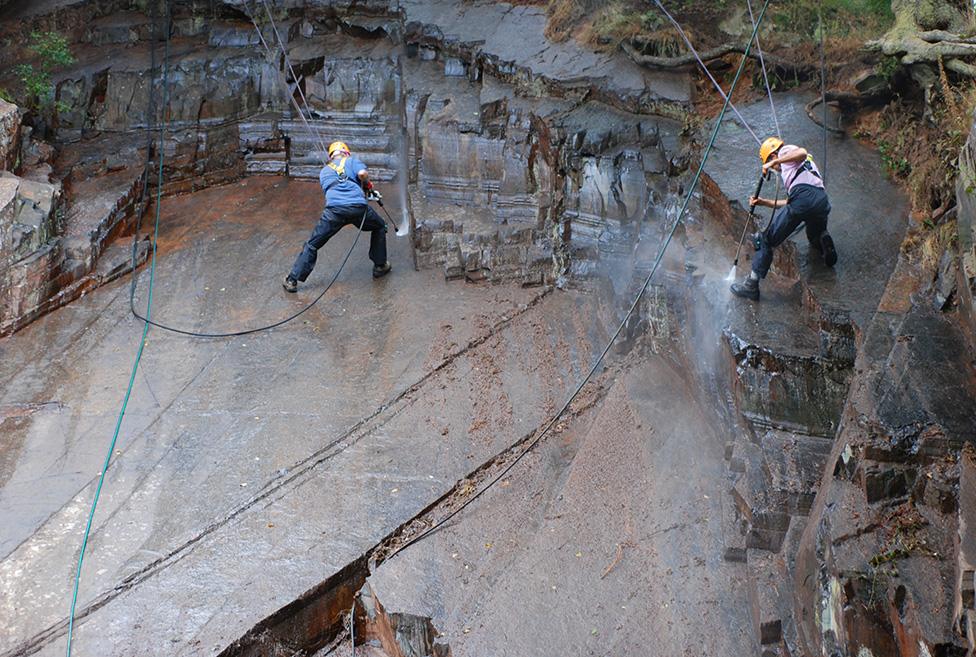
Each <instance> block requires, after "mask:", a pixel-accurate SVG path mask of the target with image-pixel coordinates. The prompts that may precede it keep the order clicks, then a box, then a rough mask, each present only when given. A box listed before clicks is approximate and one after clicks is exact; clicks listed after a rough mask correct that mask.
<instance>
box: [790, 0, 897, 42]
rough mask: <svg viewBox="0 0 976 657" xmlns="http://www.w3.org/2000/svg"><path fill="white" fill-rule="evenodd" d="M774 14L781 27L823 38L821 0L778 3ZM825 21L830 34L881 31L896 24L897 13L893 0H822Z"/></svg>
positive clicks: (846, 34)
mask: <svg viewBox="0 0 976 657" xmlns="http://www.w3.org/2000/svg"><path fill="white" fill-rule="evenodd" d="M771 17H772V19H773V24H774V25H775V26H776V28H777V29H778V30H783V31H788V32H797V33H799V34H801V35H803V36H807V37H811V38H815V39H819V38H820V34H819V31H818V30H819V25H820V2H819V0H801V1H799V2H787V3H783V4H782V5H781V6H780V5H777V6H775V7H774V8H773V9H772V14H771ZM823 21H824V25H825V27H826V28H827V34H828V35H833V36H848V35H850V34H853V33H861V32H865V31H867V32H872V33H877V34H880V33H881V32H884V31H885V30H886V29H888V28H889V27H890V26H891V25H893V24H894V22H895V15H894V13H893V12H892V11H891V2H890V0H823Z"/></svg>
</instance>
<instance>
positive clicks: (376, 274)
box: [373, 260, 393, 278]
mask: <svg viewBox="0 0 976 657" xmlns="http://www.w3.org/2000/svg"><path fill="white" fill-rule="evenodd" d="M391 269H393V266H392V265H391V264H390V261H389V260H387V261H386V262H384V263H383V266H382V267H380V266H379V265H373V278H383V277H384V276H386V275H387V274H389V273H390V270H391Z"/></svg>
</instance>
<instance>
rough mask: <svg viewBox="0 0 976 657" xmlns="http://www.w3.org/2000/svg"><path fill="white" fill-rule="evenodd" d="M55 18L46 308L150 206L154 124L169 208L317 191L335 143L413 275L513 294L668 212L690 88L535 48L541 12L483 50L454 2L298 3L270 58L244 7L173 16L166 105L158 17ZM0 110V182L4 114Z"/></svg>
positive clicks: (556, 47)
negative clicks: (275, 183) (60, 202)
mask: <svg viewBox="0 0 976 657" xmlns="http://www.w3.org/2000/svg"><path fill="white" fill-rule="evenodd" d="M57 4H58V3H54V5H52V6H51V7H49V8H48V11H52V10H56V11H57V13H58V16H59V20H63V22H65V23H67V24H78V25H84V26H85V27H84V29H81V28H79V29H77V30H74V31H73V32H71V33H70V34H71V36H72V49H73V51H74V53H75V55H76V58H77V64H76V65H74V66H72V67H71V68H69V69H68V70H65V71H62V72H59V73H58V75H57V78H56V80H55V84H56V98H57V100H58V108H59V109H58V115H57V120H56V121H55V122H54V124H53V130H54V133H55V135H56V138H57V139H58V140H60V141H62V142H68V143H71V144H72V145H71V146H70V147H68V148H66V149H64V152H62V153H61V155H60V157H59V159H58V160H57V161H56V162H53V163H52V164H53V166H54V169H53V170H51V169H50V168H48V169H44V175H46V174H53V175H54V176H56V177H57V178H58V179H59V180H64V181H66V182H68V183H69V184H67V185H66V189H67V194H66V195H65V206H66V210H65V212H64V215H63V220H62V222H61V224H59V226H58V231H59V232H63V234H64V241H63V244H61V245H60V247H59V249H58V250H57V251H56V253H55V255H53V256H52V257H53V258H54V260H53V261H51V263H49V265H50V266H49V271H48V275H47V280H48V284H46V285H45V286H44V290H45V292H44V293H41V296H42V297H43V296H45V295H48V296H50V294H53V293H54V292H55V291H56V290H58V289H61V288H63V287H64V286H65V285H69V284H71V283H73V282H74V281H77V280H79V279H80V278H82V277H84V276H86V275H88V274H89V273H90V272H92V271H93V270H94V269H95V268H96V267H97V264H98V260H99V257H100V254H101V253H102V252H103V251H104V250H105V249H106V248H107V245H108V244H109V242H110V241H111V240H112V239H113V238H114V237H115V236H116V235H117V234H118V233H119V232H122V231H124V230H125V226H126V224H127V222H129V220H130V219H131V218H132V217H133V215H134V213H135V212H137V211H139V210H140V209H141V208H143V207H144V204H143V203H142V202H140V200H141V199H143V198H144V194H146V193H151V192H152V191H153V190H152V189H146V190H143V187H142V182H141V180H142V179H143V177H146V178H147V179H148V180H150V181H152V180H155V175H152V176H144V174H143V173H142V171H143V164H141V161H142V162H144V161H145V156H146V153H145V150H144V149H145V147H144V144H145V143H146V140H147V138H148V137H147V136H146V135H145V134H144V131H145V130H146V129H148V128H150V127H158V126H159V124H160V122H161V119H162V117H165V119H166V129H165V131H164V133H163V134H162V138H163V146H162V152H163V156H164V159H165V170H164V175H163V185H164V187H163V192H164V193H165V194H172V193H180V192H187V191H193V190H198V189H202V188H205V187H208V186H211V185H216V184H221V183H224V182H228V181H232V180H236V179H238V178H240V177H241V176H243V175H245V174H246V173H287V174H289V175H291V176H298V177H310V178H315V177H317V175H318V171H319V169H320V168H321V166H322V164H323V163H324V160H325V151H326V145H327V144H328V143H329V142H331V141H333V140H335V139H342V140H344V141H346V142H347V143H349V144H350V146H351V147H352V149H353V150H354V151H355V152H356V153H357V155H358V156H360V157H361V158H362V159H363V161H364V162H365V163H366V164H367V166H368V167H369V168H370V170H371V173H372V177H373V178H374V180H377V181H379V182H381V183H382V182H387V183H396V184H397V185H398V186H399V188H400V195H401V197H403V202H402V203H400V205H402V206H403V207H405V208H406V210H405V212H404V215H403V220H404V221H406V222H408V223H410V224H411V226H412V228H413V240H414V246H415V250H416V264H417V265H418V266H419V267H436V268H440V269H442V270H443V272H444V274H445V276H447V277H448V278H462V277H464V278H467V279H468V280H471V281H482V280H490V281H507V280H515V281H519V282H521V283H523V284H526V285H538V284H542V283H546V282H553V281H556V280H563V279H564V277H566V276H568V275H585V274H586V273H587V272H589V271H590V270H591V269H592V265H593V263H595V262H597V261H598V260H599V259H600V258H601V257H603V256H605V255H606V254H607V253H608V249H609V248H610V247H609V246H608V245H610V244H611V242H613V241H614V240H615V239H617V238H619V237H621V236H627V235H636V231H637V230H638V229H639V225H640V223H641V221H643V220H644V219H645V218H646V217H647V216H648V209H649V208H650V212H652V213H653V212H655V211H656V210H655V209H654V208H655V207H656V206H657V205H658V204H660V203H662V202H664V200H665V197H666V196H667V194H668V192H667V189H668V187H669V184H668V181H667V179H668V176H669V175H670V174H671V173H673V170H672V167H671V164H670V160H671V159H672V157H673V154H674V153H675V152H676V151H677V142H676V140H675V138H674V136H675V135H677V134H678V132H679V130H678V126H677V124H673V123H670V122H669V119H667V118H664V117H665V116H678V115H680V114H681V113H682V112H683V111H684V109H685V108H686V107H687V104H688V101H689V98H690V86H689V84H688V80H687V78H686V77H685V76H684V74H673V73H667V74H651V73H649V72H648V71H645V70H643V69H641V68H640V67H638V66H636V65H635V64H633V63H632V62H631V61H630V60H628V59H627V58H626V57H623V56H615V55H603V54H597V53H590V52H585V51H580V49H579V48H578V47H576V46H568V45H564V44H555V43H551V42H549V41H547V40H545V39H542V40H541V41H539V40H538V34H540V33H541V26H542V25H543V24H544V22H545V14H544V12H542V11H541V10H540V9H538V8H534V7H519V6H508V5H504V6H503V7H502V8H503V9H505V11H503V12H502V15H503V16H504V18H503V20H504V21H505V23H506V26H505V28H504V29H503V30H499V32H498V33H499V34H504V35H505V37H504V39H502V40H500V41H495V40H492V41H490V42H482V41H481V40H480V39H479V38H478V34H477V33H476V32H472V31H471V27H472V25H474V23H472V20H471V16H470V15H467V14H465V15H462V14H461V13H458V8H457V7H456V6H454V4H453V3H441V5H437V6H432V5H430V4H429V3H414V4H408V5H405V6H403V7H400V6H399V5H394V4H392V3H388V2H375V3H367V4H362V3H353V4H352V5H350V6H348V7H347V6H346V5H345V4H344V3H338V4H336V3H329V6H328V7H325V6H322V7H320V6H319V5H318V4H316V3H292V8H291V9H290V10H289V12H288V14H287V15H286V16H279V17H278V19H279V22H280V25H279V30H278V32H277V33H275V31H274V30H272V29H271V26H270V24H268V23H266V22H265V21H264V20H263V18H262V20H261V21H260V22H261V32H262V34H261V36H262V37H263V39H264V41H265V42H266V43H268V44H270V47H271V49H272V51H273V52H272V53H271V54H270V55H266V53H265V52H264V50H263V47H261V46H260V40H261V39H260V38H259V36H258V34H257V33H256V32H255V30H254V26H253V25H252V23H251V21H250V20H249V19H248V17H247V7H246V6H244V5H243V3H220V6H219V8H215V9H214V12H216V13H214V12H211V13H207V12H206V11H204V9H203V8H194V7H181V6H176V7H174V9H173V17H172V18H173V22H172V39H171V41H170V43H169V46H168V47H169V51H168V59H167V67H166V72H165V81H166V88H165V89H164V88H163V78H164V75H163V71H162V70H161V64H162V57H163V44H162V40H161V39H160V38H159V36H158V35H159V31H160V27H159V25H160V20H161V19H159V20H157V19H154V18H153V17H151V16H150V15H147V14H146V13H144V11H140V10H137V9H136V8H134V7H130V6H129V4H128V3H126V2H122V1H121V0H120V1H119V2H114V3H113V2H109V3H103V4H99V5H97V6H93V5H88V4H77V3H75V4H72V3H66V4H65V5H64V6H63V7H60V6H55V5H57ZM36 9H37V11H34V10H31V11H25V12H24V13H23V14H22V16H21V20H20V21H19V22H18V21H16V20H13V21H10V22H9V24H8V25H6V26H5V28H4V33H5V34H6V35H7V36H8V43H9V44H10V45H9V48H10V52H11V53H12V57H11V58H12V59H16V57H17V56H19V55H20V53H22V49H21V50H18V49H17V47H18V46H22V45H23V43H22V42H23V36H22V35H23V34H24V33H29V31H30V30H31V29H35V28H36V27H39V26H43V25H45V24H46V23H45V22H44V21H45V20H47V19H46V17H45V14H44V13H43V12H44V11H45V10H44V9H43V8H40V7H38V8H36ZM498 10H499V7H498V6H497V5H496V4H494V3H476V6H474V7H471V8H469V9H467V10H466V11H475V12H477V13H479V15H480V14H484V15H485V16H486V17H487V16H489V15H497V14H498ZM15 18H16V17H15ZM154 21H155V24H154ZM154 36H155V39H156V41H155V47H153V38H154ZM279 36H280V39H281V42H280V43H279V40H278V39H279ZM401 41H402V42H401ZM533 42H535V44H534V45H529V44H531V43H533ZM282 47H284V48H285V50H286V51H287V60H286V59H285V58H284V57H281V56H280V55H279V54H278V53H280V51H281V48H282ZM580 57H582V58H583V60H582V61H581V60H580V59H579V58H580ZM154 61H155V64H156V69H155V71H154V70H153V68H152V66H153V62H154ZM581 72H582V75H581ZM286 85H287V88H288V89H290V90H291V91H292V93H293V95H294V99H290V98H287V97H286V96H285V95H284V94H283V93H282V91H283V89H284V87H285V86H286ZM164 98H165V107H162V104H163V102H164ZM151 99H152V102H151ZM305 102H307V104H308V108H309V111H308V113H307V114H300V113H299V112H298V110H296V107H298V106H299V104H303V103H305ZM3 109H4V110H5V113H4V114H3V115H2V116H0V127H3V134H4V135H5V137H4V141H3V142H0V144H4V143H9V144H10V146H8V147H6V150H3V147H2V146H0V155H4V154H5V153H6V155H5V157H6V159H7V160H9V161H10V162H11V164H8V167H9V166H12V161H13V159H15V158H16V154H17V152H19V149H18V148H17V147H16V141H17V125H16V120H15V119H16V111H15V110H9V109H7V108H3ZM629 111H641V112H644V114H641V115H636V114H628V112H629ZM648 112H650V113H652V114H654V113H656V114H657V115H659V116H660V117H661V118H657V119H654V118H651V117H650V116H649V114H648ZM6 116H11V117H14V118H13V122H12V123H11V122H10V121H11V120H9V119H6V118H3V117H6ZM8 123H9V124H10V125H8ZM662 125H666V127H665V128H664V129H663V130H662ZM154 134H156V133H155V132H154ZM662 134H663V135H665V136H664V137H663V138H662ZM665 142H667V143H665ZM32 143H39V142H32ZM34 150H35V151H36V150H37V149H36V148H35V149H34ZM156 150H158V147H155V148H154V149H153V155H154V156H155V154H156ZM50 155H51V153H47V156H48V158H49V157H50ZM46 166H47V163H46V161H45V157H43V156H36V157H34V158H33V160H32V167H33V169H37V170H38V171H39V170H40V169H38V167H41V168H43V167H46ZM397 172H402V175H401V176H400V177H398V173H397ZM38 175H41V174H38ZM38 175H32V177H38ZM45 179H46V178H45ZM607 189H609V190H610V194H611V196H609V197H607V196H605V190H607ZM390 191H391V190H389V189H387V190H386V193H387V195H388V196H389V194H390ZM82 199H85V201H84V202H83V201H82ZM17 307H18V308H19V307H20V306H17ZM26 316H27V315H24V316H23V317H26ZM31 316H33V315H31ZM22 319H23V318H22ZM22 323H23V322H22V321H21V320H18V321H17V322H15V324H16V325H21V324H22Z"/></svg>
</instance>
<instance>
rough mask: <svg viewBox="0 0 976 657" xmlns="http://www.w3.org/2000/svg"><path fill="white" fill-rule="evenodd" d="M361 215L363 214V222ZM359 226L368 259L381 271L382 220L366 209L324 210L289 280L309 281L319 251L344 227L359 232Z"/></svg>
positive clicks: (383, 259) (383, 256) (341, 207)
mask: <svg viewBox="0 0 976 657" xmlns="http://www.w3.org/2000/svg"><path fill="white" fill-rule="evenodd" d="M363 213H365V214H366V219H365V221H364V220H363ZM360 222H363V230H364V231H365V232H367V233H369V259H370V260H372V261H373V264H374V265H376V266H377V267H382V266H383V265H384V264H385V263H386V222H385V221H383V217H381V216H380V215H378V214H377V213H376V210H374V209H373V208H371V207H370V206H369V205H338V206H335V207H330V206H326V207H325V210H323V211H322V216H321V217H320V218H319V221H318V223H317V224H315V230H313V231H312V236H311V237H309V238H308V241H307V242H305V247H304V248H303V249H302V252H301V253H300V254H299V256H298V259H297V260H295V265H294V266H293V267H292V268H291V278H293V279H294V280H296V281H304V280H305V279H306V278H308V275H309V274H311V273H312V269H313V268H314V267H315V260H316V259H317V257H318V252H319V249H321V248H322V247H323V246H324V245H325V243H326V242H328V241H329V240H330V239H331V238H332V236H333V235H335V234H336V233H338V232H339V231H340V230H342V227H343V226H345V225H346V224H352V225H353V227H355V228H358V227H359V224H360Z"/></svg>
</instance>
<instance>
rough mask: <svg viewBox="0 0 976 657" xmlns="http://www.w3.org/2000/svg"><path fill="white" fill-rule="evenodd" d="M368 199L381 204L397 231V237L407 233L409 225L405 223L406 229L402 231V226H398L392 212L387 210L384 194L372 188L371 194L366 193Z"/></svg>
mask: <svg viewBox="0 0 976 657" xmlns="http://www.w3.org/2000/svg"><path fill="white" fill-rule="evenodd" d="M366 200H367V201H376V205H378V206H380V208H382V210H383V213H384V214H385V215H386V218H387V219H389V220H390V223H391V224H393V230H395V231H396V235H397V237H403V236H404V235H406V234H407V232H406V231H407V228H409V227H408V226H406V225H404V227H403V228H404V231H403V232H402V233H401V232H400V227H399V226H397V222H396V221H394V220H393V217H392V216H391V215H390V213H389V212H388V211H387V209H386V208H385V207H384V206H383V195H382V194H380V193H379V192H378V191H376V190H375V189H371V190H369V194H367V195H366Z"/></svg>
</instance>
